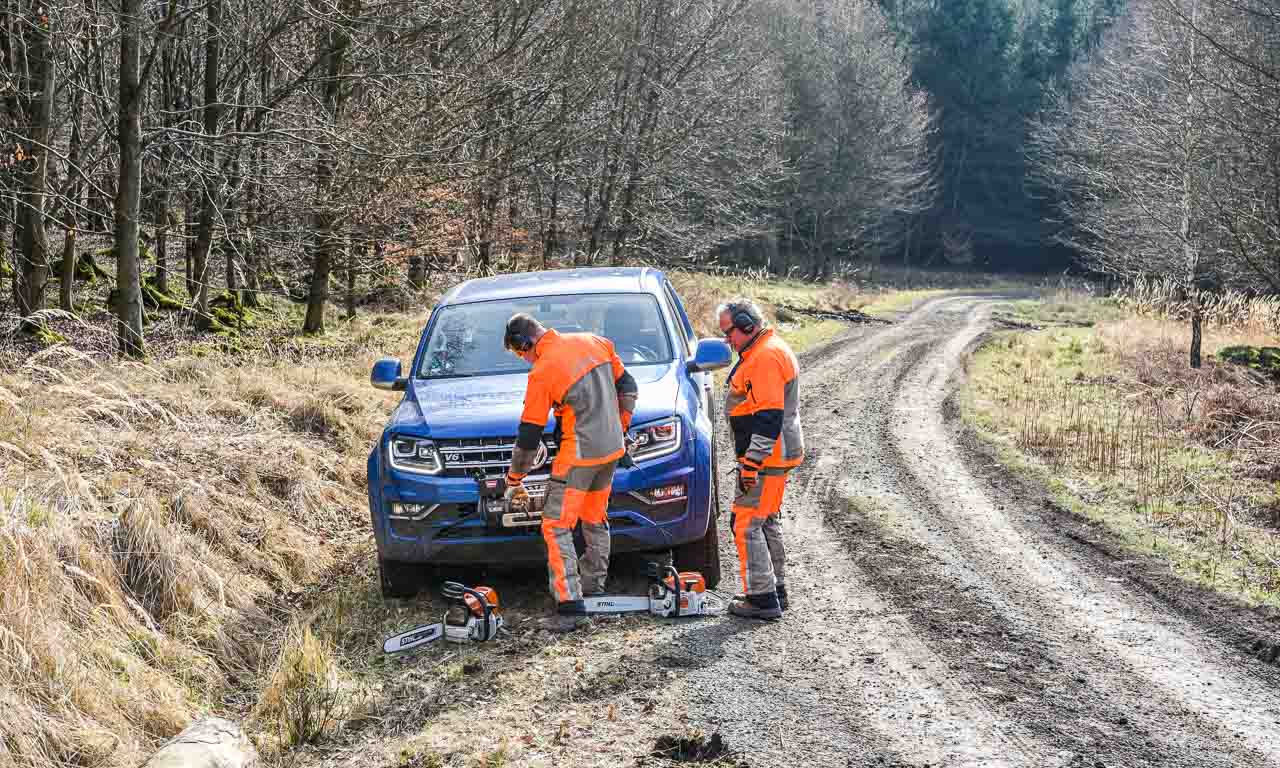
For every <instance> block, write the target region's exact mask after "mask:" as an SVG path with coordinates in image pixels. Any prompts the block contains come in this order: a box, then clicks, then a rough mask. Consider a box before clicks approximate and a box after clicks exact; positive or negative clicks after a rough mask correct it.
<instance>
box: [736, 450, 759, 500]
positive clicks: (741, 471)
mask: <svg viewBox="0 0 1280 768" xmlns="http://www.w3.org/2000/svg"><path fill="white" fill-rule="evenodd" d="M758 482H760V465H759V464H757V463H755V462H754V461H752V460H751V459H746V458H744V459H740V460H739V461H738V489H739V490H741V491H742V492H743V493H747V492H749V491H750V490H751V489H752V488H755V487H756V483H758Z"/></svg>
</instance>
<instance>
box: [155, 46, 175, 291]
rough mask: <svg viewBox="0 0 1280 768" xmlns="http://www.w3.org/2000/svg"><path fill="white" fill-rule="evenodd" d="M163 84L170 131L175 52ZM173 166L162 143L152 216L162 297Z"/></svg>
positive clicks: (166, 62)
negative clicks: (171, 169)
mask: <svg viewBox="0 0 1280 768" xmlns="http://www.w3.org/2000/svg"><path fill="white" fill-rule="evenodd" d="M160 67H161V80H162V81H161V84H160V93H161V94H162V99H163V101H164V104H163V107H164V114H165V116H164V118H163V125H164V127H165V128H169V127H170V124H171V121H172V119H173V118H171V117H169V112H170V110H173V109H174V108H175V104H174V93H175V91H176V89H175V87H174V82H173V81H174V66H173V54H172V52H171V51H165V52H164V53H162V54H161V60H160ZM172 163H173V144H172V142H170V141H162V142H161V143H160V173H159V181H158V183H157V188H156V196H155V209H154V211H153V213H152V215H153V216H154V217H155V222H156V244H155V252H156V253H155V255H156V281H155V285H156V290H158V291H160V292H161V293H168V292H169V223H170V222H169V220H170V218H171V217H170V216H169V196H170V192H169V168H170V166H171V165H172Z"/></svg>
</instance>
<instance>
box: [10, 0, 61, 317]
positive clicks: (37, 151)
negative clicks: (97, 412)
mask: <svg viewBox="0 0 1280 768" xmlns="http://www.w3.org/2000/svg"><path fill="white" fill-rule="evenodd" d="M20 23H21V24H22V35H23V42H24V46H23V47H24V48H25V51H26V54H25V59H26V60H25V62H24V65H25V69H26V74H27V76H26V78H25V83H24V85H23V90H24V92H25V93H24V95H23V96H21V97H20V99H21V101H22V102H23V106H24V109H23V110H22V111H23V113H24V115H23V116H24V117H25V119H26V120H27V126H26V131H25V132H26V135H27V136H28V137H29V139H28V141H26V142H23V143H24V144H25V145H26V146H25V147H24V148H23V150H24V154H25V158H20V167H21V168H22V170H23V173H22V190H21V193H20V202H19V206H20V207H19V211H18V222H17V223H18V227H19V229H20V230H21V233H22V235H21V243H20V257H19V259H20V266H19V269H18V276H19V278H20V279H21V283H20V288H19V290H18V314H19V315H20V316H22V317H27V316H29V315H31V314H32V313H34V312H38V311H39V310H41V309H44V297H45V288H46V286H47V285H48V282H49V242H48V239H47V238H46V236H45V231H44V211H45V198H46V197H47V194H48V191H47V189H46V187H47V182H48V176H49V151H48V149H47V147H48V146H49V137H50V124H51V122H52V118H53V74H54V72H53V70H54V59H53V56H52V52H51V48H50V45H49V17H48V16H47V15H46V11H45V9H44V7H43V6H42V5H41V4H39V3H35V2H32V3H30V4H29V6H28V9H27V13H26V14H25V18H24V19H23V20H22V21H21V22H20ZM35 325H36V324H29V323H23V328H24V329H25V330H33V329H34V327H35Z"/></svg>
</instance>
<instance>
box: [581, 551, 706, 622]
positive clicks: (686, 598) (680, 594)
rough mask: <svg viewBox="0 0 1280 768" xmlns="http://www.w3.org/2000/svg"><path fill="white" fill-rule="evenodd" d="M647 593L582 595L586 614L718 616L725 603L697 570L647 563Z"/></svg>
mask: <svg viewBox="0 0 1280 768" xmlns="http://www.w3.org/2000/svg"><path fill="white" fill-rule="evenodd" d="M649 581H650V584H649V594H647V595H596V596H593V597H586V598H583V600H582V602H583V611H582V612H583V613H585V614H587V615H593V614H594V615H600V614H619V613H648V614H650V615H653V616H659V617H662V618H668V619H670V618H677V617H680V616H718V615H720V614H721V613H723V612H724V609H725V605H724V603H723V601H722V600H720V598H718V597H716V596H715V595H714V594H712V593H710V592H708V591H707V582H706V579H704V578H703V577H702V574H701V573H698V572H697V571H677V570H676V569H675V568H672V567H671V566H669V565H668V566H665V567H659V565H658V564H657V563H649Z"/></svg>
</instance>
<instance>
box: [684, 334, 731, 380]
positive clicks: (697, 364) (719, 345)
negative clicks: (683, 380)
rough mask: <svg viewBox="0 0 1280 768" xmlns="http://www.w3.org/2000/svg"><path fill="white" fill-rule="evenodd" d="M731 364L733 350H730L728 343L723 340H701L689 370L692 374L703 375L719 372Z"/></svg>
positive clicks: (690, 362)
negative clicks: (706, 372)
mask: <svg viewBox="0 0 1280 768" xmlns="http://www.w3.org/2000/svg"><path fill="white" fill-rule="evenodd" d="M731 362H733V350H732V349H730V348H729V344H728V342H725V341H722V340H721V339H699V340H698V348H697V350H695V351H694V353H693V359H692V360H690V361H689V364H688V368H689V372H690V373H702V372H704V371H715V370H719V369H720V368H724V367H725V366H727V365H728V364H729V363H731Z"/></svg>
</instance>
